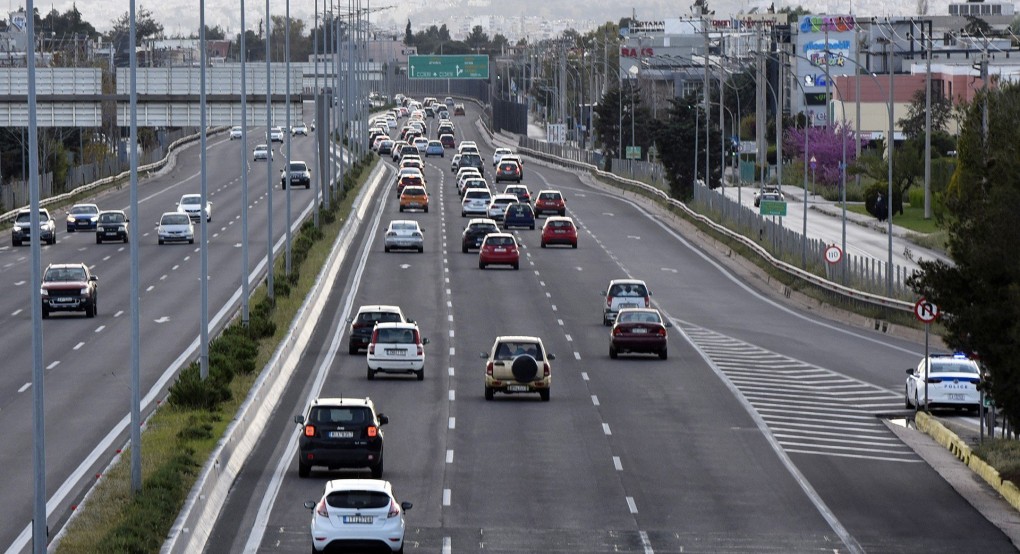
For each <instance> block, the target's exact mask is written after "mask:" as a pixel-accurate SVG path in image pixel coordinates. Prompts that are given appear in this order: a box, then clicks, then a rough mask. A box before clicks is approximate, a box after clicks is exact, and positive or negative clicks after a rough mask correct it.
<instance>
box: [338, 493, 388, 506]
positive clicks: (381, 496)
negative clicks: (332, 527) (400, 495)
mask: <svg viewBox="0 0 1020 554" xmlns="http://www.w3.org/2000/svg"><path fill="white" fill-rule="evenodd" d="M326 504H329V506H330V507H331V508H342V509H347V510H368V509H373V508H385V507H387V506H389V505H390V497H389V496H387V495H386V494H385V493H381V492H378V491H337V492H333V493H330V494H329V496H327V497H326Z"/></svg>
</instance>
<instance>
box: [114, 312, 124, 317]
mask: <svg viewBox="0 0 1020 554" xmlns="http://www.w3.org/2000/svg"><path fill="white" fill-rule="evenodd" d="M122 315H124V310H117V313H115V314H113V317H120V316H122Z"/></svg>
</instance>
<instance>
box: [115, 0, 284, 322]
mask: <svg viewBox="0 0 1020 554" xmlns="http://www.w3.org/2000/svg"><path fill="white" fill-rule="evenodd" d="M132 1H134V0H132ZM240 1H241V324H242V325H243V326H245V327H247V326H248V323H249V322H250V321H251V312H250V310H249V302H248V299H249V297H250V296H251V291H250V285H249V284H248V152H246V149H247V148H248V93H247V89H246V86H245V83H246V82H247V81H248V70H247V59H248V49H247V47H246V46H245V41H244V37H245V35H247V34H248V28H247V27H245V24H244V0H240ZM272 155H273V151H272V150H270V151H269V156H270V160H272V157H271V156H272ZM266 163H271V162H266Z"/></svg>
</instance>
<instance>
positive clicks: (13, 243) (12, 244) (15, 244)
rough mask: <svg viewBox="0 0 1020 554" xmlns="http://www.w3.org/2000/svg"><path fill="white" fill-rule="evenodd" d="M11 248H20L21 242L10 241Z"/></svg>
mask: <svg viewBox="0 0 1020 554" xmlns="http://www.w3.org/2000/svg"><path fill="white" fill-rule="evenodd" d="M11 246H21V241H20V240H14V239H11Z"/></svg>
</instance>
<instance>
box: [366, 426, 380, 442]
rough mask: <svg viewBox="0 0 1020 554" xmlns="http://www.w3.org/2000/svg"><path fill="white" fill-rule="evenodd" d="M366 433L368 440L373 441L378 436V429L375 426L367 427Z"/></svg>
mask: <svg viewBox="0 0 1020 554" xmlns="http://www.w3.org/2000/svg"><path fill="white" fill-rule="evenodd" d="M367 431H368V438H370V439H374V438H376V437H377V436H379V428H378V427H376V426H375V425H369V426H368V429H367Z"/></svg>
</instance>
